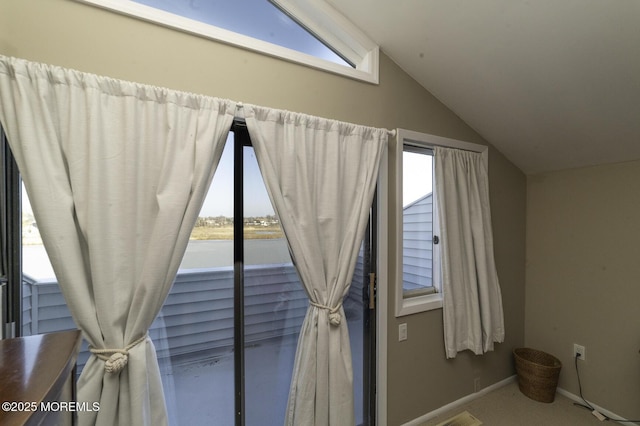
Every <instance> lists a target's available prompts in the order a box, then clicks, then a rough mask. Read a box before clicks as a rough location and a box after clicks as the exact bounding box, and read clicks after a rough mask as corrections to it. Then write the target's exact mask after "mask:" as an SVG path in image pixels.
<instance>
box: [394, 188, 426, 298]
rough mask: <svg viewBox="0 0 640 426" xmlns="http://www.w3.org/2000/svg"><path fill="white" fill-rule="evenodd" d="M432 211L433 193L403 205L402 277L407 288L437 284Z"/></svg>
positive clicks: (404, 287) (412, 288)
mask: <svg viewBox="0 0 640 426" xmlns="http://www.w3.org/2000/svg"><path fill="white" fill-rule="evenodd" d="M432 212H433V196H432V193H429V194H427V195H425V196H424V197H422V198H420V199H418V200H416V201H414V202H413V203H411V204H409V205H408V206H406V207H405V208H404V209H403V215H402V226H403V246H402V250H403V251H402V254H403V256H402V257H403V260H402V271H403V274H402V278H403V289H404V290H405V291H407V290H414V289H417V288H424V287H430V286H432V285H433V284H432V283H433V267H432V264H433V263H432V259H433V250H432V244H431V241H432V240H433V213H432Z"/></svg>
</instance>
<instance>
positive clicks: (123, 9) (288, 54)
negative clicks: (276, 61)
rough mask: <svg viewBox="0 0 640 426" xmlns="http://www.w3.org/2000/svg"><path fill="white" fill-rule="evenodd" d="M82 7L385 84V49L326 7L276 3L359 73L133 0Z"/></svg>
mask: <svg viewBox="0 0 640 426" xmlns="http://www.w3.org/2000/svg"><path fill="white" fill-rule="evenodd" d="M76 1H79V2H81V3H86V4H89V5H92V6H97V7H100V8H102V9H106V10H109V11H112V12H116V13H120V14H123V15H125V16H130V17H133V18H136V19H141V20H144V21H147V22H152V23H155V24H158V25H162V26H165V27H168V28H172V29H175V30H179V31H182V32H186V33H189V34H193V35H197V36H200V37H203V38H207V39H210V40H215V41H219V42H222V43H225V44H230V45H233V46H237V47H240V48H243V49H247V50H251V51H254V52H259V53H262V54H265V55H268V56H272V57H276V58H280V59H284V60H287V61H290V62H294V63H298V64H302V65H305V66H308V67H312V68H316V69H320V70H324V71H328V72H331V73H334V74H338V75H343V76H346V77H349V78H353V79H356V80H361V81H365V82H368V83H373V84H378V81H379V78H378V67H379V47H378V46H377V45H376V44H375V43H374V42H373V41H372V40H371V39H369V37H367V36H366V35H365V34H364V33H363V32H362V31H361V30H360V29H359V28H357V27H356V26H354V25H353V24H352V23H351V22H350V21H349V20H348V19H347V18H345V17H344V16H343V15H342V14H341V13H339V12H338V11H337V10H336V9H335V8H333V7H332V6H331V5H330V4H329V3H327V2H326V1H322V0H317V1H309V0H271V1H272V3H274V4H275V5H276V6H277V7H278V8H280V9H281V10H282V11H283V12H285V13H286V14H287V15H289V16H291V17H292V18H293V19H294V20H295V21H296V22H297V23H298V24H299V25H300V26H301V27H303V28H305V29H306V30H307V31H308V32H310V33H311V34H312V35H313V36H315V37H316V38H317V39H318V40H320V41H322V42H323V43H324V44H326V45H327V46H329V47H330V48H331V49H332V50H334V51H336V52H337V53H338V54H339V55H340V56H342V57H344V58H345V59H346V60H348V61H349V62H351V63H352V64H354V65H355V67H350V66H347V65H341V64H338V63H335V62H331V61H329V60H326V59H322V58H318V57H315V56H311V55H309V54H306V53H302V52H298V51H296V50H293V49H289V48H286V47H282V46H278V45H276V44H272V43H269V42H266V41H262V40H258V39H256V38H253V37H249V36H246V35H243V34H239V33H236V32H233V31H229V30H226V29H223V28H220V27H216V26H214V25H210V24H206V23H203V22H199V21H196V20H193V19H189V18H185V17H183V16H179V15H176V14H173V13H169V12H166V11H164V10H160V9H157V8H154V7H151V6H146V5H143V4H140V3H136V2H134V1H132V0H76ZM265 1H267V0H265Z"/></svg>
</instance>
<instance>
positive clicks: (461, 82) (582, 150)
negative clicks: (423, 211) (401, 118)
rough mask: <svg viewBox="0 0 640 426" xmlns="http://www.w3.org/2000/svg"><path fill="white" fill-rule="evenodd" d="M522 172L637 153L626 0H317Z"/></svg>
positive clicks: (638, 81) (633, 2) (639, 34)
mask: <svg viewBox="0 0 640 426" xmlns="http://www.w3.org/2000/svg"><path fill="white" fill-rule="evenodd" d="M326 1H328V2H329V3H331V5H332V6H333V7H335V8H336V9H337V10H339V11H340V12H342V14H344V15H345V16H346V17H347V18H348V19H350V20H351V21H352V22H353V23H354V24H356V25H357V26H358V27H360V29H362V30H363V31H364V32H365V33H366V34H367V35H368V36H369V37H371V38H372V39H373V40H374V41H375V42H376V43H377V44H378V45H379V46H380V48H381V50H382V51H383V52H384V53H385V54H386V55H387V56H389V57H390V58H391V59H392V60H393V61H395V62H396V63H397V64H398V65H399V66H400V67H402V68H403V69H404V70H405V71H406V72H407V73H408V74H410V75H411V76H412V77H413V78H415V79H416V80H417V81H418V82H419V83H420V84H421V85H423V86H424V87H425V88H426V89H427V90H429V91H430V92H431V93H432V94H433V95H435V96H436V97H437V98H438V99H439V100H440V101H441V102H443V103H444V104H445V105H446V106H447V107H449V108H450V109H451V110H452V111H453V112H454V113H456V114H457V115H458V116H460V117H461V118H462V119H463V120H464V121H465V122H466V123H467V124H469V125H470V126H471V127H473V128H474V129H475V130H476V131H477V132H478V133H479V134H480V135H482V136H483V137H484V138H485V139H486V140H487V141H489V142H490V143H492V144H493V145H494V146H495V147H496V148H498V149H499V150H500V151H501V152H502V153H504V154H505V155H506V156H507V157H508V158H510V159H511V160H512V161H513V162H514V163H515V164H516V165H517V166H518V167H520V168H521V169H522V170H523V171H524V172H525V173H527V174H535V173H540V172H545V171H552V170H560V169H567V168H575V167H582V166H588V165H595V164H603V163H612V162H621V161H628V160H635V159H640V2H639V1H637V0H611V1H602V0H483V1H472V0H397V1H390V0H326Z"/></svg>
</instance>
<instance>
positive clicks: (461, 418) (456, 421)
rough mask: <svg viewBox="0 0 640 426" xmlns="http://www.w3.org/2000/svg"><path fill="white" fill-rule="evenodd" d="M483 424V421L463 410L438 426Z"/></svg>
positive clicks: (477, 425)
mask: <svg viewBox="0 0 640 426" xmlns="http://www.w3.org/2000/svg"><path fill="white" fill-rule="evenodd" d="M481 424H482V422H481V421H480V420H478V419H476V418H475V417H473V416H472V415H471V414H469V412H468V411H463V412H462V413H460V414H458V415H457V416H454V417H451V418H450V419H447V420H445V421H444V422H442V423H439V424H438V425H437V426H479V425H481Z"/></svg>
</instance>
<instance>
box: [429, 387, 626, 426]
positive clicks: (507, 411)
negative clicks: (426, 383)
mask: <svg viewBox="0 0 640 426" xmlns="http://www.w3.org/2000/svg"><path fill="white" fill-rule="evenodd" d="M464 411H467V412H469V413H470V414H471V415H472V416H473V417H475V418H477V419H478V420H480V421H481V422H482V424H483V425H486V426H540V425H544V426H573V425H576V426H590V425H594V426H596V425H600V426H602V423H603V422H601V421H599V420H598V419H596V418H595V417H594V416H593V414H591V412H590V411H589V410H587V409H584V408H582V407H578V406H575V405H574V404H573V401H572V400H571V399H569V398H567V397H565V396H563V395H560V394H556V397H555V400H554V401H553V402H552V403H548V404H547V403H542V402H537V401H534V400H532V399H530V398H528V397H527V396H525V395H524V394H522V392H520V390H519V389H518V384H517V383H516V382H515V381H514V382H512V383H509V384H507V385H505V386H503V387H501V388H499V389H496V390H494V391H492V392H490V393H488V394H486V395H483V396H481V397H480V398H477V399H475V400H473V401H471V402H469V403H467V404H464V405H462V406H460V407H457V408H456V409H454V410H451V411H450V412H446V413H443V414H441V415H439V416H438V417H436V418H433V419H431V420H429V421H428V422H426V423H423V425H422V426H436V425H439V424H441V423H442V422H444V421H445V420H448V419H450V418H452V417H454V416H456V415H457V414H459V413H462V412H464ZM454 424H455V423H452V425H454ZM607 424H616V423H611V422H608V423H607Z"/></svg>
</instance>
